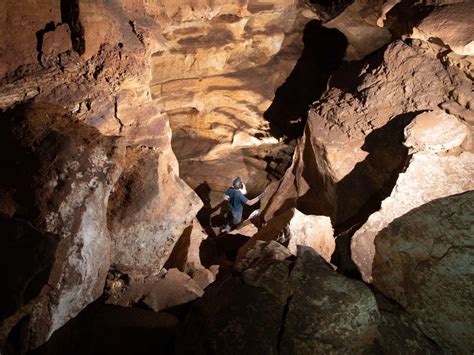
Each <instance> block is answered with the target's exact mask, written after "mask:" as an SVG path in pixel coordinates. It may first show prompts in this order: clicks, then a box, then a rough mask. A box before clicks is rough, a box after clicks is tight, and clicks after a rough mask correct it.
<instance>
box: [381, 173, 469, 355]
mask: <svg viewBox="0 0 474 355" xmlns="http://www.w3.org/2000/svg"><path fill="white" fill-rule="evenodd" d="M471 165H472V164H471ZM473 201H474V193H473V192H472V191H470V192H466V193H463V194H459V195H454V196H449V197H445V198H441V199H437V200H434V201H431V202H429V203H427V204H424V205H422V206H421V207H418V208H416V209H414V210H412V211H410V212H409V213H407V214H404V215H402V216H400V217H398V218H397V219H395V220H394V221H393V222H392V223H390V224H389V225H388V226H387V227H386V228H385V229H383V230H381V231H380V232H379V233H378V234H377V236H376V239H375V246H376V251H375V258H374V262H373V271H372V275H373V276H372V277H373V283H374V285H375V286H376V287H377V288H378V289H380V290H381V291H382V292H383V293H384V294H386V295H387V296H388V297H390V298H392V299H394V300H396V301H397V302H399V303H400V304H401V305H402V306H403V307H404V308H405V309H406V311H407V312H408V313H410V314H411V315H412V316H413V317H414V318H415V319H416V320H417V323H418V325H419V326H420V328H421V329H422V331H423V332H424V333H425V334H426V335H427V336H429V337H430V338H431V339H433V340H434V341H436V342H437V343H438V344H439V345H441V347H442V348H444V349H449V350H450V351H453V352H471V351H472V349H473V346H474V339H473V336H472V332H471V331H470V329H472V327H473V326H474V324H473V320H472V317H471V315H472V313H473V309H472V303H471V302H469V301H468V300H470V299H472V297H473V296H474V290H473V287H472V277H473V271H472V262H473V260H474V254H473V252H472V250H473V241H472V226H473V222H474V203H473Z"/></svg>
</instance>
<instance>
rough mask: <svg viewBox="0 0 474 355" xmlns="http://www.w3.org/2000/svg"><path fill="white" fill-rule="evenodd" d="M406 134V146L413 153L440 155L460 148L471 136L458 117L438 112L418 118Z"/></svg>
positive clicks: (467, 127)
mask: <svg viewBox="0 0 474 355" xmlns="http://www.w3.org/2000/svg"><path fill="white" fill-rule="evenodd" d="M404 134H405V137H406V140H405V143H404V145H405V146H406V147H408V148H410V150H411V151H427V152H432V153H440V152H443V151H447V150H450V149H454V148H458V147H460V146H461V145H462V144H463V142H465V141H466V140H467V139H468V137H469V136H470V130H469V126H468V125H467V124H466V123H465V122H463V121H461V120H460V119H458V118H457V117H456V116H453V115H449V114H447V113H446V112H444V111H441V110H436V111H432V112H425V113H422V114H420V115H418V116H416V117H415V119H414V120H413V121H412V122H411V123H410V124H409V125H408V126H407V127H406V128H405V133H404Z"/></svg>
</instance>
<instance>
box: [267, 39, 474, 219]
mask: <svg viewBox="0 0 474 355" xmlns="http://www.w3.org/2000/svg"><path fill="white" fill-rule="evenodd" d="M328 85H329V89H328V90H327V91H326V92H325V93H324V94H323V96H322V97H321V99H320V100H319V101H317V102H315V103H314V104H313V107H312V108H311V110H310V111H309V114H308V116H309V118H308V122H307V125H306V128H305V133H304V136H303V139H302V140H301V142H300V143H299V145H298V146H297V148H296V151H295V156H294V159H293V163H292V166H291V167H290V168H289V169H288V171H287V172H286V174H285V176H284V177H283V179H282V180H281V181H280V183H279V185H278V186H277V187H276V188H275V190H274V191H276V192H275V193H273V194H272V195H271V196H268V197H267V198H266V199H264V201H263V204H264V206H263V207H262V208H261V210H262V216H263V219H264V221H269V220H271V219H272V218H273V217H274V216H276V215H278V214H279V213H282V212H284V211H285V210H287V209H288V208H291V207H296V208H298V209H299V210H300V211H302V212H303V213H305V214H317V215H326V216H330V217H331V219H332V222H333V225H335V226H336V227H337V226H341V225H348V226H350V225H353V224H354V223H356V222H357V221H363V220H365V219H366V218H367V217H368V216H369V215H370V214H371V213H373V212H375V211H377V210H378V209H379V208H380V201H381V200H383V199H384V198H386V197H387V196H389V195H390V193H391V191H392V188H393V186H394V185H395V182H396V180H397V176H398V174H399V173H400V172H402V171H403V169H404V168H405V166H406V162H407V159H408V149H407V148H406V147H405V146H404V145H403V141H404V137H403V132H404V129H405V127H406V126H407V125H408V124H409V123H410V122H411V120H412V119H413V118H414V117H416V116H417V115H419V114H420V113H422V112H424V111H427V110H430V111H431V110H432V111H434V110H438V111H436V112H439V106H440V105H444V104H447V103H453V104H454V103H456V104H457V105H459V106H463V107H469V105H470V102H471V101H472V92H471V91H470V90H469V89H468V88H470V81H469V80H468V79H467V78H465V77H464V75H463V73H461V72H460V71H458V70H456V69H454V68H451V67H445V66H444V65H443V64H442V63H441V61H440V60H439V59H438V58H437V57H436V56H435V55H434V54H430V53H429V52H427V51H425V49H424V48H423V47H422V46H419V45H418V44H415V43H412V44H411V45H408V44H406V43H404V42H402V41H395V42H393V43H391V44H390V45H389V46H388V47H387V48H385V49H384V50H383V51H382V50H381V51H379V52H377V53H374V54H372V55H370V56H368V57H367V58H365V59H364V60H363V61H362V62H359V63H358V64H357V65H356V64H354V63H347V64H346V65H343V66H341V68H340V69H339V70H337V71H336V72H335V73H334V74H333V76H332V78H331V80H330V82H329V84H328ZM453 114H454V113H453ZM456 117H458V116H456ZM458 118H459V117H458ZM460 125H461V126H462V125H463V124H462V123H460ZM453 159H454V158H453Z"/></svg>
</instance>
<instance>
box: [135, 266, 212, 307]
mask: <svg viewBox="0 0 474 355" xmlns="http://www.w3.org/2000/svg"><path fill="white" fill-rule="evenodd" d="M203 294H204V291H203V290H202V289H201V288H200V287H199V285H198V284H197V283H196V282H195V281H194V280H193V279H192V278H191V277H190V276H189V275H187V274H185V273H184V272H181V271H179V270H178V269H171V270H168V272H167V273H166V274H165V276H164V277H163V278H162V279H159V280H158V281H156V282H155V283H154V285H153V287H152V288H151V290H150V293H149V294H148V295H146V296H145V298H144V299H143V302H145V304H146V305H148V306H149V307H150V308H151V309H153V310H154V311H155V312H158V311H161V310H164V309H167V308H171V307H173V306H177V305H180V304H184V303H188V302H189V301H192V300H195V299H196V298H199V297H201V296H202V295H203Z"/></svg>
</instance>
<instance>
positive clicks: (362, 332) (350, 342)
mask: <svg viewBox="0 0 474 355" xmlns="http://www.w3.org/2000/svg"><path fill="white" fill-rule="evenodd" d="M264 244H267V243H264V242H260V243H259V244H258V249H259V250H260V251H261V252H262V254H260V257H259V256H257V255H255V256H256V257H250V259H249V261H250V263H247V264H245V265H242V267H243V268H244V270H243V272H242V277H239V276H232V277H231V276H229V277H227V278H225V279H223V280H222V281H221V282H218V284H215V285H213V286H211V287H210V288H209V289H208V290H206V293H205V294H204V296H203V298H202V299H201V300H199V301H197V302H196V303H195V305H194V306H193V310H192V311H191V314H190V315H189V317H188V318H187V319H186V321H185V324H184V327H183V329H182V331H181V333H180V334H179V335H178V338H177V342H176V346H177V352H178V353H186V352H187V351H194V352H201V351H203V352H206V351H207V352H209V351H211V352H215V353H237V352H239V353H244V352H245V353H256V352H259V353H265V354H278V353H285V354H287V353H288V354H294V353H308V354H311V353H319V352H324V351H335V352H358V351H364V350H368V349H371V348H372V342H373V340H374V338H375V335H376V331H377V325H378V322H379V313H378V310H377V306H376V302H375V298H374V296H373V295H372V293H371V292H370V290H369V289H368V288H367V287H366V286H365V285H364V284H363V283H361V282H358V281H354V280H350V279H347V278H345V277H344V276H341V275H339V274H337V273H336V272H334V271H333V270H332V268H331V267H330V266H329V265H328V264H327V263H326V262H325V261H324V260H323V259H322V258H321V257H320V256H319V255H317V254H316V253H315V252H314V251H313V250H312V249H311V248H308V247H300V248H299V249H298V255H297V257H296V260H295V261H291V259H287V257H288V256H289V255H291V254H290V253H289V252H288V251H286V252H284V251H282V250H280V249H285V248H284V247H283V246H281V245H280V244H278V243H276V242H270V243H268V244H267V246H264Z"/></svg>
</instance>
